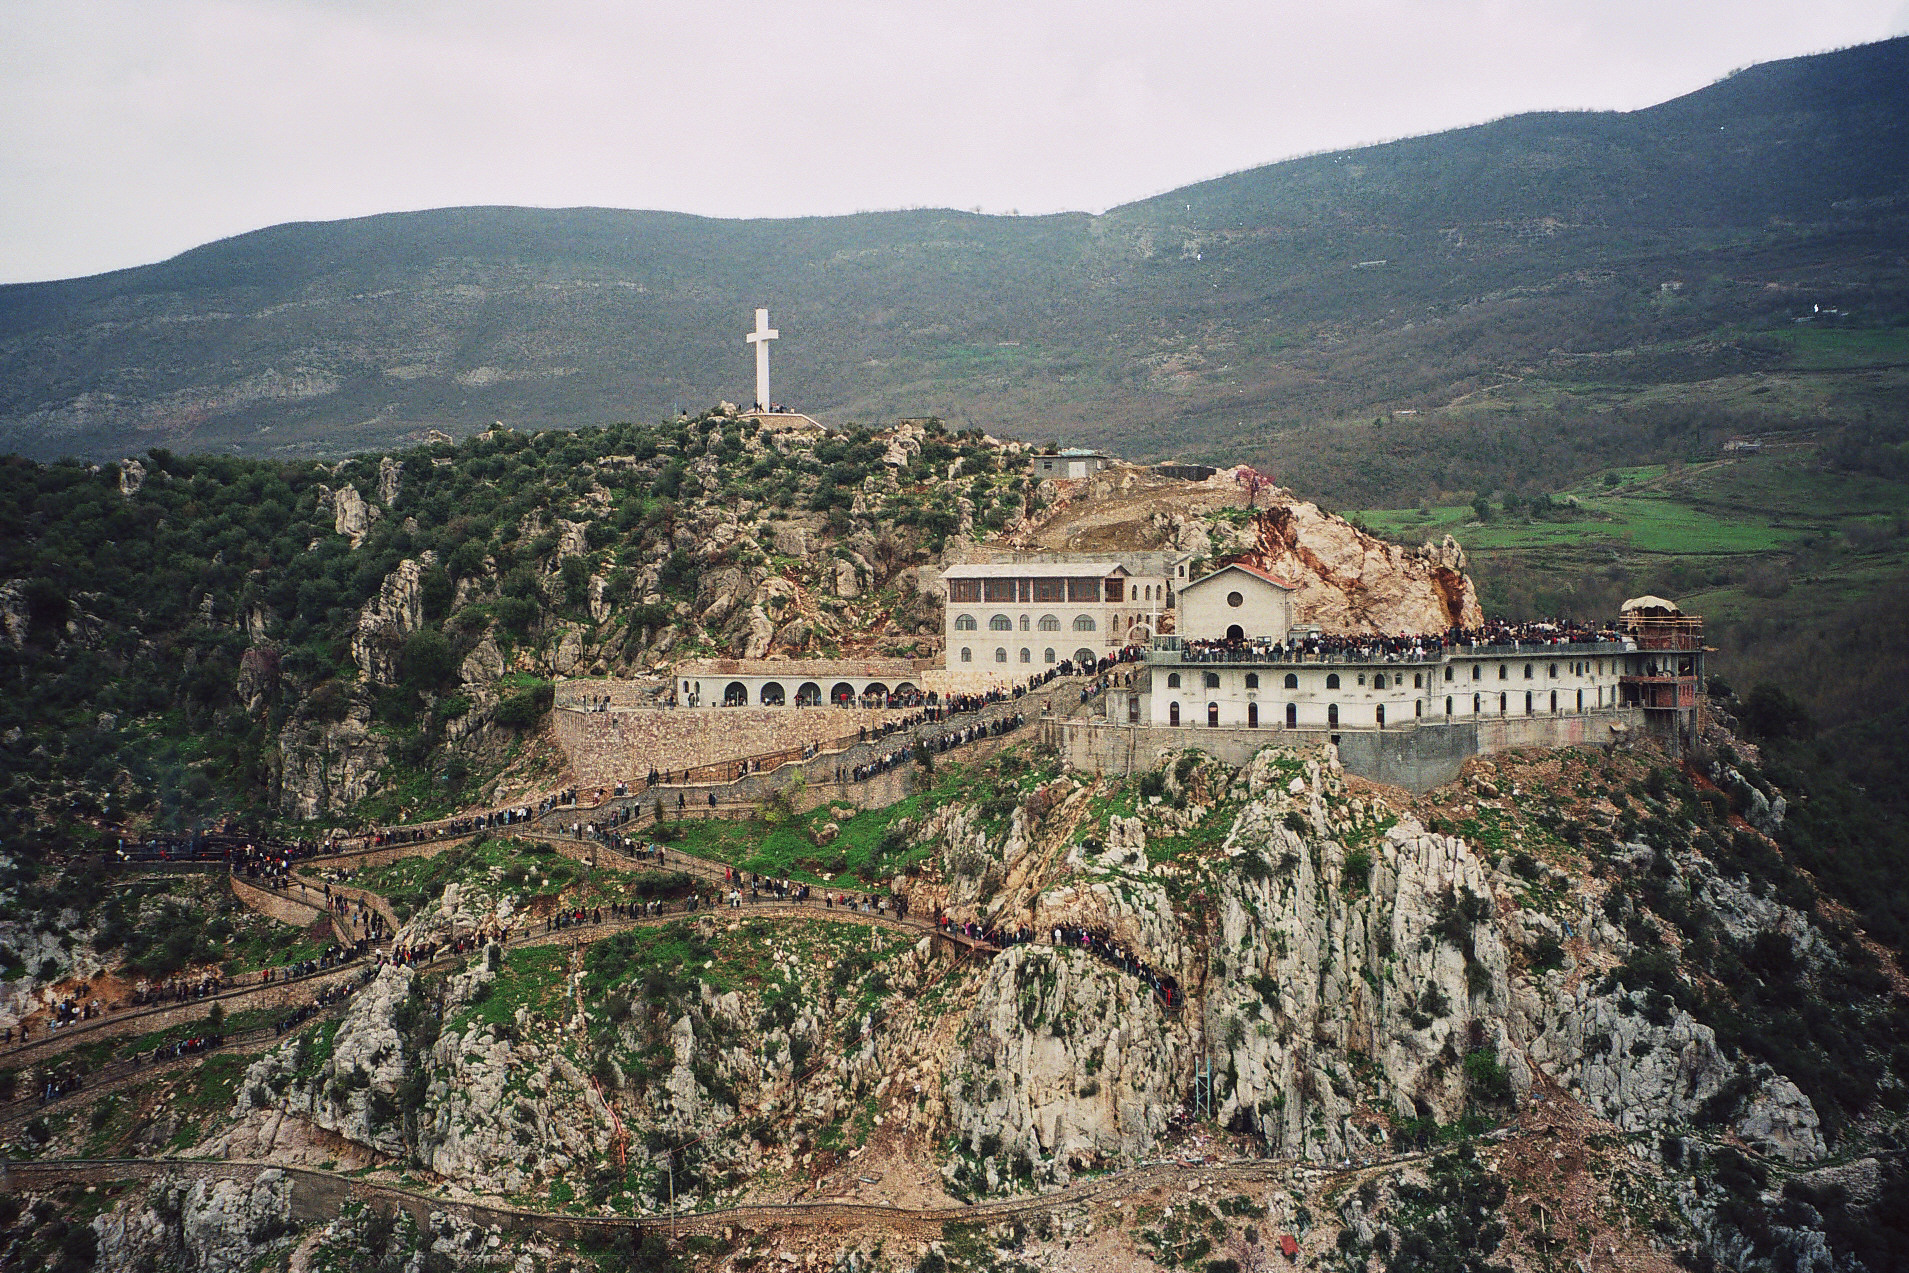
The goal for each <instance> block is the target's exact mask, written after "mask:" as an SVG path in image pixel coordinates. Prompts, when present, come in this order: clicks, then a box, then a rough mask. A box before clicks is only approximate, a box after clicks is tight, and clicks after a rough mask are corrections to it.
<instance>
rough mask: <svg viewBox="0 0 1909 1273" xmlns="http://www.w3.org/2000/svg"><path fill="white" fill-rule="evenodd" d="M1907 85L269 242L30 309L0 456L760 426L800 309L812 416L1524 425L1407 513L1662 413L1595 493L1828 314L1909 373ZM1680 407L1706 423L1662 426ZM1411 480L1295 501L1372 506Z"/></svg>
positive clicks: (1741, 85) (1855, 395)
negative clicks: (757, 393) (519, 431)
mask: <svg viewBox="0 0 1909 1273" xmlns="http://www.w3.org/2000/svg"><path fill="white" fill-rule="evenodd" d="M1905 85H1909V40H1894V41H1889V42H1887V43H1883V44H1877V45H1870V46H1863V47H1859V48H1854V49H1848V50H1843V51H1840V52H1837V53H1833V54H1825V55H1821V56H1817V57H1809V58H1799V59H1794V60H1791V61H1787V62H1782V63H1774V64H1770V65H1766V66H1761V67H1756V68H1752V69H1750V70H1748V71H1745V72H1742V73H1740V74H1738V75H1736V76H1734V77H1732V78H1730V79H1728V80H1725V81H1723V82H1721V83H1718V84H1715V85H1712V86H1711V87H1709V88H1706V89H1704V90H1702V91H1700V92H1697V93H1694V94H1691V95H1690V96H1688V97H1684V98H1680V99H1677V100H1675V101H1672V102H1668V103H1665V104H1663V105H1661V106H1657V107H1653V108H1651V109H1648V110H1643V111H1636V112H1631V113H1627V114H1616V113H1582V114H1543V115H1529V116H1519V117H1515V118H1511V119H1506V120H1501V121H1498V122H1496V123H1493V124H1487V125H1483V126H1480V127H1476V128H1470V129H1463V130H1457V131H1453V132H1447V133H1440V134H1436V135H1432V136H1427V137H1420V138H1414V139H1411V140H1407V141H1402V142H1395V143H1390V144H1386V145H1381V146H1374V147H1368V148H1364V149H1360V150H1354V151H1347V152H1342V153H1333V154H1325V155H1318V156H1313V157H1310V158H1306V159H1301V160H1294V161H1290V162H1286V163H1279V164H1273V165H1270V166H1267V167H1264V168H1258V169H1253V170H1250V171H1247V172H1242V173H1236V174H1233V175H1231V176H1227V177H1223V178H1219V179H1217V180H1214V181H1210V182H1205V183H1202V184H1200V185H1197V186H1192V187H1188V188H1187V189H1185V190H1181V191H1175V192H1172V193H1170V194H1166V195H1161V196H1159V197H1156V198H1153V199H1148V200H1145V201H1142V202H1139V203H1135V204H1130V205H1127V206H1125V207H1122V208H1117V209H1114V210H1113V211H1111V212H1108V213H1107V214H1105V215H1102V216H1098V217H1094V216H1087V215H1062V216H1052V217H1040V218H1033V217H1030V218H1012V217H1007V218H1004V217H986V216H978V215H969V214H964V213H956V212H950V211H945V210H942V211H913V212H890V213H873V214H865V215H857V216H851V217H832V218H810V219H801V220H786V221H770V220H764V221H714V220H708V219H703V218H696V217H689V216H681V215H676V214H671V213H663V212H624V211H614V210H603V209H567V210H534V209H520V208H466V209H446V210H439V211H431V212H419V213H406V214H394V215H389V216H380V217H371V218H366V219H362V220H356V221H346V222H335V223H326V224H293V225H282V226H275V227H272V228H270V229H265V230H260V231H257V232H255V233H252V234H247V235H242V236H239V237H237V238H234V239H230V240H225V241H222V242H219V243H214V244H209V245H207V246H205V247H202V248H198V249H195V250H193V251H191V252H187V253H185V254H183V255H181V256H179V257H177V258H174V259H173V260H171V261H167V262H163V263H160V264H157V265H152V266H146V267H142V268H139V269H133V270H125V271H120V272H117V273H113V274H108V275H102V276H99V277H96V278H88V279H78V280H71V281H66V282H58V283H44V284H30V285H19V286H12V287H7V288H0V445H4V446H11V447H14V448H16V449H19V450H21V451H22V452H24V453H27V454H32V455H36V456H40V457H51V456H54V455H59V454H65V453H75V454H90V455H92V456H95V457H99V458H114V457H116V456H118V455H121V454H127V453H136V452H137V451H139V450H143V449H144V448H145V447H146V446H148V445H152V444H155V443H157V444H163V445H169V446H173V447H175V448H177V447H190V448H193V449H219V450H236V451H239V452H242V453H249V454H279V455H311V454H322V455H336V454H340V453H345V452H349V451H352V450H358V449H369V448H373V447H379V446H387V445H392V444H395V443H398V442H400V441H401V440H404V439H408V438H415V437H416V436H417V435H418V434H419V433H420V431H421V430H423V429H425V428H428V427H437V428H441V429H444V430H446V431H448V432H451V433H453V434H464V433H469V432H471V431H473V430H475V429H479V428H483V427H486V426H488V425H489V423H490V422H491V421H492V420H493V419H503V420H505V421H506V422H507V423H510V424H512V425H514V426H519V427H522V426H542V425H550V424H561V425H575V424H580V423H595V422H608V421H614V420H621V419H633V418H656V417H657V416H660V415H663V414H666V413H668V412H669V411H670V409H671V408H672V407H673V406H682V407H687V408H689V409H691V410H696V409H700V408H701V407H702V406H704V405H707V404H708V403H710V402H712V401H714V400H715V399H717V398H719V397H726V398H729V399H732V400H734V399H738V398H746V396H747V394H748V390H749V383H750V380H749V358H748V355H747V351H746V349H745V348H744V346H743V344H742V342H741V340H740V336H741V333H742V330H743V328H744V327H745V326H746V324H747V320H748V316H749V311H750V309H751V308H752V307H753V306H755V305H758V304H768V305H771V306H772V307H773V311H774V317H775V319H776V321H777V322H778V324H779V325H780V326H781V329H782V331H783V333H784V336H783V340H782V341H781V343H780V345H779V346H778V348H777V351H776V356H777V385H778V391H777V396H778V397H781V398H786V399H787V400H789V401H791V402H794V403H797V404H799V405H800V406H802V407H804V408H807V409H810V410H812V411H815V412H817V413H820V414H822V415H824V416H828V417H832V418H836V419H842V418H860V419H870V418H883V417H886V418H893V417H895V416H910V415H926V414H929V413H936V414H939V415H941V416H942V417H944V418H946V419H949V420H950V421H951V422H956V423H975V424H980V425H983V426H986V427H990V428H995V429H997V430H1002V431H1007V432H1010V433H1016V434H1020V435H1023V436H1029V435H1031V436H1034V437H1037V438H1038V437H1040V436H1045V435H1048V434H1053V435H1059V434H1063V433H1064V434H1066V435H1068V436H1070V437H1073V438H1076V439H1079V440H1087V441H1094V442H1098V443H1101V444H1104V445H1109V446H1112V447H1115V448H1116V449H1119V450H1122V451H1124V452H1127V453H1129V454H1133V455H1137V456H1149V455H1155V454H1162V453H1167V452H1170V451H1180V452H1185V453H1188V454H1203V453H1206V452H1207V451H1210V450H1212V449H1213V448H1215V447H1216V446H1218V445H1220V444H1222V443H1224V444H1225V445H1227V446H1228V447H1229V448H1230V449H1231V450H1232V451H1233V452H1234V458H1238V454H1237V452H1238V450H1239V448H1241V447H1242V446H1243V445H1244V446H1247V447H1256V448H1258V449H1259V450H1260V452H1261V457H1260V458H1263V459H1264V460H1266V461H1268V462H1274V463H1276V464H1279V465H1281V466H1282V467H1283V465H1284V464H1285V463H1288V462H1290V463H1306V462H1308V458H1307V457H1311V456H1315V455H1321V454H1323V455H1324V457H1325V459H1326V460H1327V461H1332V460H1337V459H1341V458H1344V457H1348V456H1356V455H1357V454H1359V453H1360V452H1361V451H1363V450H1364V449H1366V447H1367V445H1368V444H1367V443H1366V442H1365V440H1363V439H1360V438H1357V437H1350V438H1348V437H1343V436H1340V435H1337V434H1333V435H1329V436H1327V437H1326V438H1325V439H1324V441H1325V442H1326V445H1325V446H1324V447H1323V449H1322V448H1321V446H1320V445H1319V442H1320V439H1319V438H1318V437H1312V436H1307V437H1304V438H1303V439H1302V440H1301V441H1299V442H1298V443H1296V444H1295V442H1294V439H1295V438H1296V437H1300V435H1299V434H1296V433H1295V432H1294V430H1295V428H1296V426H1299V425H1301V424H1307V425H1310V424H1313V423H1316V422H1317V421H1319V420H1322V419H1324V420H1341V419H1343V420H1355V419H1369V418H1370V417H1372V416H1374V415H1375V414H1376V415H1384V414H1386V413H1389V412H1391V411H1394V410H1412V411H1419V412H1431V411H1433V410H1435V409H1438V408H1442V407H1446V406H1447V405H1448V404H1451V403H1453V402H1454V401H1458V402H1460V403H1461V404H1469V405H1470V407H1474V408H1475V407H1477V406H1478V405H1479V404H1480V402H1481V401H1483V399H1481V398H1479V397H1477V396H1475V395H1478V394H1479V393H1480V392H1481V391H1483V390H1486V389H1491V388H1493V387H1496V388H1495V390H1494V391H1495V392H1496V393H1497V394H1498V398H1497V399H1496V401H1498V402H1499V404H1500V405H1506V404H1508V405H1510V406H1511V407H1513V408H1515V409H1516V410H1518V411H1519V412H1520V413H1521V418H1520V419H1519V420H1517V421H1515V422H1513V421H1507V420H1505V419H1504V418H1503V417H1502V415H1501V414H1500V413H1495V412H1486V413H1484V414H1483V415H1480V416H1476V417H1475V418H1469V417H1468V419H1467V425H1468V427H1469V428H1470V429H1471V430H1472V431H1473V432H1475V433H1478V434H1480V435H1481V436H1482V437H1483V438H1484V441H1483V442H1482V443H1481V444H1480V445H1479V446H1478V447H1477V448H1476V451H1477V452H1478V453H1477V454H1474V453H1473V452H1472V450H1471V449H1468V448H1467V446H1466V445H1465V444H1464V443H1463V442H1462V441H1460V440H1459V439H1456V438H1454V437H1452V436H1448V435H1440V434H1436V433H1434V434H1433V435H1431V436H1428V437H1427V439H1426V440H1425V441H1424V442H1423V444H1422V445H1421V447H1420V450H1421V451H1422V452H1423V453H1424V455H1426V456H1428V457H1430V458H1431V459H1433V460H1436V461H1438V463H1437V464H1435V465H1433V466H1431V467H1429V468H1428V467H1427V465H1425V464H1423V463H1421V464H1419V465H1417V466H1415V471H1416V473H1417V474H1418V476H1417V477H1415V478H1414V480H1415V481H1418V482H1421V483H1423V482H1424V481H1426V480H1427V476H1426V475H1427V474H1429V476H1430V480H1431V481H1432V482H1434V483H1442V484H1443V485H1444V486H1446V487H1448V488H1454V489H1456V488H1458V487H1461V486H1463V487H1475V486H1480V485H1490V484H1492V483H1493V482H1496V481H1498V480H1499V479H1500V478H1501V477H1502V476H1503V475H1504V474H1505V473H1510V472H1516V471H1517V470H1518V468H1519V464H1520V462H1521V460H1522V459H1524V458H1527V457H1525V456H1521V455H1519V454H1517V448H1518V447H1519V446H1520V445H1530V443H1524V442H1521V439H1535V440H1536V442H1537V443H1538V444H1544V443H1549V442H1553V441H1557V442H1560V443H1561V444H1562V445H1564V446H1567V447H1568V446H1569V445H1570V444H1569V442H1568V441H1565V439H1569V438H1571V437H1574V436H1576V435H1578V434H1579V433H1581V432H1583V430H1582V429H1580V428H1579V424H1580V423H1581V422H1582V421H1583V419H1584V418H1585V416H1586V414H1587V412H1588V411H1589V409H1590V407H1591V405H1593V404H1589V403H1587V402H1585V401H1584V394H1585V393H1586V392H1589V391H1592V390H1605V391H1609V390H1612V389H1615V390H1617V391H1619V396H1620V398H1622V399H1623V402H1624V405H1625V406H1626V407H1627V408H1635V409H1636V410H1637V411H1638V412H1639V413H1640V414H1639V415H1638V416H1637V418H1632V417H1630V416H1624V417H1622V418H1621V420H1620V425H1621V427H1618V428H1616V429H1615V430H1612V429H1611V428H1609V427H1608V426H1609V425H1610V421H1609V420H1608V419H1600V420H1599V421H1597V422H1598V423H1600V424H1603V425H1605V426H1607V427H1605V428H1604V429H1602V430H1601V431H1598V432H1596V433H1595V435H1594V436H1596V437H1597V438H1598V449H1599V456H1596V457H1590V458H1609V453H1613V452H1621V451H1624V450H1625V448H1627V447H1630V448H1636V447H1639V446H1643V447H1646V448H1648V447H1653V446H1654V447H1659V448H1662V447H1664V446H1667V445H1688V444H1689V442H1690V441H1692V440H1693V439H1696V440H1702V439H1703V438H1704V437H1705V436H1707V435H1706V430H1707V429H1708V430H1711V431H1714V430H1715V429H1716V428H1720V427H1727V426H1728V425H1729V424H1730V423H1732V422H1734V421H1735V420H1736V419H1737V418H1738V417H1739V416H1744V417H1747V418H1749V419H1751V420H1752V421H1754V418H1755V414H1756V413H1755V410H1754V409H1753V408H1760V407H1762V406H1764V405H1767V404H1748V405H1747V406H1746V405H1745V404H1742V403H1738V402H1736V401H1735V400H1734V398H1733V397H1732V395H1731V394H1730V393H1729V392H1727V385H1728V381H1729V380H1730V378H1731V377H1734V376H1740V375H1745V374H1750V373H1781V374H1787V375H1795V376H1802V377H1805V379H1807V378H1808V376H1809V375H1810V374H1812V373H1816V372H1821V371H1824V370H1825V368H1824V367H1823V366H1822V365H1820V364H1821V363H1822V362H1823V358H1822V356H1821V353H1820V351H1817V350H1814V349H1813V348H1799V347H1798V346H1797V344H1796V342H1795V341H1794V340H1793V339H1792V335H1793V331H1792V329H1793V320H1794V319H1795V318H1797V317H1799V316H1803V315H1814V314H1815V312H1816V311H1815V309H1814V307H1817V306H1822V307H1825V308H1830V309H1836V310H1839V311H1843V313H1841V314H1839V315H1838V316H1836V318H1835V322H1836V323H1837V324H1840V325H1842V326H1844V327H1847V326H1851V325H1853V326H1856V327H1860V328H1864V329H1881V330H1883V331H1884V332H1885V335H1886V339H1884V340H1883V341H1882V343H1881V344H1880V345H1879V346H1876V347H1874V348H1871V349H1869V350H1868V353H1867V355H1866V357H1865V358H1864V359H1859V360H1858V361H1859V362H1860V363H1861V364H1862V365H1863V366H1866V367H1871V368H1876V367H1880V368H1883V369H1884V370H1885V372H1887V369H1889V368H1893V367H1896V366H1898V365H1900V364H1901V363H1902V362H1903V350H1902V349H1901V348H1900V347H1899V346H1900V344H1901V342H1900V341H1899V340H1898V339H1896V336H1895V335H1889V333H1892V332H1895V330H1896V329H1895V325H1896V324H1898V323H1900V321H1901V319H1902V317H1903V315H1904V309H1905V306H1904V303H1903V297H1904V291H1903V287H1904V278H1905V273H1906V272H1909V267H1905V265H1904V260H1903V257H1902V254H1901V244H1902V242H1903V240H1904V226H1905V217H1906V216H1909V203H1905V202H1904V200H1905V199H1906V198H1909V139H1906V138H1905V135H1904V117H1905V111H1904V107H1905V94H1906V93H1909V90H1905V87H1904V86H1905ZM1377 262H1382V264H1377ZM1666 284H1669V285H1670V286H1669V287H1666V286H1665V285H1666ZM1832 361H1834V360H1833V359H1832ZM1845 362H1847V360H1845ZM1834 369H1835V370H1847V369H1848V368H1847V367H1846V366H1839V367H1837V368H1834ZM1894 374H1895V373H1893V372H1887V374H1886V375H1885V376H1884V379H1883V382H1882V383H1870V382H1868V381H1861V378H1860V377H1859V378H1858V380H1859V381H1861V382H1860V383H1854V384H1852V383H1849V382H1848V380H1847V378H1845V379H1844V380H1842V381H1836V382H1834V394H1832V395H1831V396H1834V397H1836V398H1837V403H1836V404H1832V405H1835V406H1836V408H1837V409H1838V410H1842V411H1845V412H1847V413H1854V414H1856V415H1860V413H1861V411H1862V409H1863V408H1864V406H1865V405H1866V404H1871V403H1873V402H1875V401H1877V400H1886V399H1887V398H1888V397H1889V395H1890V394H1891V393H1892V392H1893V391H1894V386H1895V382H1894V381H1893V380H1892V379H1890V378H1889V377H1890V376H1893V375H1894ZM1872 379H1873V378H1872ZM1810 383H1811V384H1812V385H1814V384H1815V383H1816V382H1814V381H1811V382H1810ZM1507 385H1509V386H1510V387H1509V388H1507V387H1505V386H1507ZM1720 385H1721V386H1723V387H1722V388H1719V387H1718V386H1720ZM1652 386H1683V387H1685V389H1686V392H1684V393H1683V394H1682V395H1681V396H1680V397H1678V400H1677V401H1673V402H1665V401H1663V400H1661V399H1652V398H1648V397H1646V398H1644V399H1641V400H1639V401H1638V402H1635V403H1633V402H1632V401H1631V399H1632V398H1633V397H1635V395H1636V393H1637V391H1639V390H1642V389H1645V388H1649V387H1652ZM1689 386H1706V387H1707V388H1703V389H1701V390H1697V391H1691V390H1689V389H1688V387H1689ZM1673 396H1676V395H1673ZM1693 402H1694V403H1696V404H1697V405H1696V406H1695V407H1693V405H1692V403H1693ZM1428 423H1429V421H1428ZM1242 426H1245V427H1244V429H1242ZM1606 435H1611V436H1606ZM1495 444H1501V445H1502V446H1503V447H1506V448H1510V450H1508V451H1505V452H1504V453H1502V454H1494V452H1493V447H1494V445H1495ZM1249 458H1251V457H1249ZM1325 467H1328V468H1330V467H1331V465H1330V463H1328V464H1327V465H1326V466H1325ZM1397 481H1398V479H1394V485H1393V486H1392V487H1385V485H1384V483H1383V482H1376V483H1375V481H1374V480H1370V479H1368V480H1366V482H1365V484H1364V486H1362V487H1358V486H1355V485H1351V484H1349V485H1348V486H1347V488H1346V489H1344V490H1343V491H1342V490H1336V489H1332V488H1331V487H1329V486H1327V485H1325V484H1324V483H1323V482H1322V481H1321V480H1320V475H1319V474H1315V473H1308V474H1306V477H1305V480H1304V482H1303V483H1302V485H1304V486H1305V487H1306V489H1309V490H1314V491H1319V492H1321V493H1323V494H1326V495H1328V496H1329V497H1331V498H1342V497H1347V496H1350V497H1354V498H1361V499H1377V498H1384V497H1385V496H1386V495H1387V494H1397V493H1398V487H1397ZM1404 493H1406V494H1408V495H1411V496H1414V497H1416V496H1417V495H1419V494H1422V493H1424V492H1423V491H1420V490H1410V491H1406V492H1404Z"/></svg>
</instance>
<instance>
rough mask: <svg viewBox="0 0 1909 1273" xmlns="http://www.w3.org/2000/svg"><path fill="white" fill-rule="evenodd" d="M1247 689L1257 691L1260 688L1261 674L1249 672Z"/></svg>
mask: <svg viewBox="0 0 1909 1273" xmlns="http://www.w3.org/2000/svg"><path fill="white" fill-rule="evenodd" d="M1246 688H1247V689H1249V690H1256V689H1258V688H1259V673H1258V672H1248V673H1247V674H1246Z"/></svg>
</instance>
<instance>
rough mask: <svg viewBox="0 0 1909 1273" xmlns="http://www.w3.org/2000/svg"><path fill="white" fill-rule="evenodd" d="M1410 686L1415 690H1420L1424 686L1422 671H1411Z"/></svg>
mask: <svg viewBox="0 0 1909 1273" xmlns="http://www.w3.org/2000/svg"><path fill="white" fill-rule="evenodd" d="M1412 688H1413V689H1415V690H1422V689H1424V688H1425V673H1423V672H1414V673H1412Z"/></svg>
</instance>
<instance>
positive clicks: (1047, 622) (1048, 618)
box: [1041, 614, 1061, 632]
mask: <svg viewBox="0 0 1909 1273" xmlns="http://www.w3.org/2000/svg"><path fill="white" fill-rule="evenodd" d="M1060 630H1061V621H1060V620H1059V619H1057V618H1055V617H1054V616H1053V615H1051V614H1044V615H1042V616H1041V631H1043V632H1059V631H1060Z"/></svg>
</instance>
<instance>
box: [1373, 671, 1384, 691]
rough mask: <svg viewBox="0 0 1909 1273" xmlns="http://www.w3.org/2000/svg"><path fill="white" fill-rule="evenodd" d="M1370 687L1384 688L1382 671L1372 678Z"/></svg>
mask: <svg viewBox="0 0 1909 1273" xmlns="http://www.w3.org/2000/svg"><path fill="white" fill-rule="evenodd" d="M1372 688H1373V689H1375V690H1382V689H1384V688H1385V673H1384V672H1381V673H1379V674H1378V675H1377V676H1375V677H1373V678H1372Z"/></svg>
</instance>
